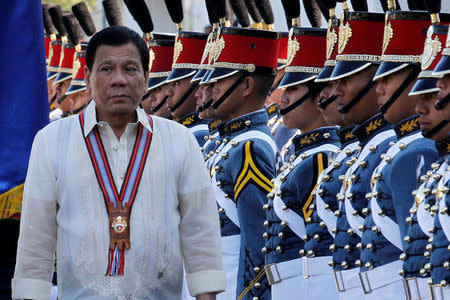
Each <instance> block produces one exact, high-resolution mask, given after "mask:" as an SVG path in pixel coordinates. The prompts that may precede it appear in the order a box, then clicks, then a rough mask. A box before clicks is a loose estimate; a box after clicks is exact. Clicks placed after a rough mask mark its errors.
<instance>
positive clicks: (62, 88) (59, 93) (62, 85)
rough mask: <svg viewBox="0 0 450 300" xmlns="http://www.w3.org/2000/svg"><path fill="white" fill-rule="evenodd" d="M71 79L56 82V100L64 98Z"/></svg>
mask: <svg viewBox="0 0 450 300" xmlns="http://www.w3.org/2000/svg"><path fill="white" fill-rule="evenodd" d="M70 81H71V79H67V80H64V81H62V82H58V83H57V84H56V85H54V87H55V94H56V99H60V98H61V97H64V95H65V94H66V92H67V90H68V89H69V86H70Z"/></svg>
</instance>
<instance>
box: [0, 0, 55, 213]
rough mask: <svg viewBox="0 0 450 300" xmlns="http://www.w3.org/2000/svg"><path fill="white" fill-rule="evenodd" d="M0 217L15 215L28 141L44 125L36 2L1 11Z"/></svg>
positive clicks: (18, 0)
mask: <svg viewBox="0 0 450 300" xmlns="http://www.w3.org/2000/svg"><path fill="white" fill-rule="evenodd" d="M0 24H1V28H3V29H2V30H1V31H0V44H1V47H0V60H1V61H2V63H1V64H0V66H2V70H1V72H0V219H3V218H7V217H10V216H13V215H17V214H18V213H19V212H20V208H21V205H22V192H23V183H24V181H25V176H26V172H27V167H28V159H29V156H30V151H31V144H32V142H33V138H34V136H35V134H36V132H37V131H38V130H40V129H41V128H42V127H44V126H45V125H46V124H47V123H48V122H49V120H48V116H49V105H48V98H47V79H46V76H45V75H46V70H45V68H46V67H45V50H44V28H43V20H42V6H41V2H40V1H33V0H14V1H3V2H2V9H1V10H0Z"/></svg>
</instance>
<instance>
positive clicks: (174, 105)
mask: <svg viewBox="0 0 450 300" xmlns="http://www.w3.org/2000/svg"><path fill="white" fill-rule="evenodd" d="M166 6H167V10H168V11H169V15H170V17H171V19H172V21H173V22H174V23H175V24H176V25H177V33H176V36H175V44H174V50H173V63H172V71H171V72H170V74H169V76H168V77H167V79H166V80H165V83H166V84H168V85H169V87H168V89H167V91H166V95H167V96H168V98H167V105H168V107H169V111H170V112H171V114H172V117H173V118H174V119H175V120H177V122H179V123H180V124H182V125H184V126H186V127H188V128H189V129H190V130H191V132H192V133H193V134H194V136H195V137H196V139H197V141H198V143H199V145H200V147H202V146H203V144H204V143H205V139H204V137H205V136H206V135H208V126H207V123H206V121H204V120H202V119H200V118H199V116H198V113H197V112H196V102H197V101H196V98H195V93H196V91H197V90H198V82H191V80H192V78H193V77H194V75H195V73H196V72H197V70H198V69H199V68H200V64H201V59H202V54H203V49H204V47H205V45H206V40H207V37H208V36H207V35H206V34H204V33H199V32H190V31H183V26H182V21H183V7H182V3H181V0H172V1H166Z"/></svg>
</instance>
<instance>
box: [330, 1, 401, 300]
mask: <svg viewBox="0 0 450 300" xmlns="http://www.w3.org/2000/svg"><path fill="white" fill-rule="evenodd" d="M344 3H345V2H344ZM343 8H344V13H343V15H342V16H341V22H340V25H339V39H338V53H337V55H336V62H337V63H336V66H335V67H334V69H333V72H332V74H331V80H337V85H336V88H335V92H334V93H335V95H336V96H337V99H336V102H337V104H338V107H339V108H338V109H339V112H340V113H341V114H342V117H343V119H344V120H345V121H347V122H350V123H352V124H356V125H357V126H356V127H355V129H354V130H353V131H352V133H353V134H354V135H355V136H356V138H357V139H358V142H359V145H358V147H357V148H356V152H355V154H354V155H352V157H351V158H350V159H348V160H347V161H346V162H345V165H346V167H348V170H347V171H346V172H345V176H342V175H341V176H339V177H338V179H339V180H340V181H341V182H342V187H341V189H340V191H339V193H338V194H337V195H336V199H337V200H338V201H339V204H338V209H337V210H335V211H334V215H335V216H336V217H337V220H336V225H335V227H334V228H333V227H332V228H331V231H332V233H334V234H335V237H334V242H333V244H332V245H330V250H331V251H332V252H333V255H332V256H333V258H332V260H331V261H330V263H329V264H330V266H332V267H333V275H334V277H335V283H336V288H337V290H338V291H339V298H340V299H361V298H362V297H363V295H364V293H363V290H362V288H361V283H360V280H359V276H358V274H359V268H358V267H360V260H359V258H360V248H361V247H360V241H361V240H360V235H361V232H360V231H359V230H358V227H360V226H361V225H362V224H363V221H364V219H363V215H362V212H363V211H364V212H366V210H367V204H368V202H367V199H366V197H365V195H366V193H368V192H369V191H370V176H371V175H372V171H373V170H374V168H375V167H376V166H377V165H378V163H379V162H380V155H381V154H382V153H383V152H385V151H386V150H387V149H388V147H389V142H390V141H391V140H392V139H394V135H395V133H394V131H393V130H390V128H391V126H390V124H388V122H387V121H386V120H385V119H384V118H383V116H382V115H380V114H376V113H377V112H378V104H377V98H378V97H377V95H376V91H375V87H374V86H375V82H374V81H373V80H372V79H373V76H374V74H375V72H376V69H377V65H378V64H379V58H380V56H381V47H380V45H381V43H382V40H383V24H384V15H383V14H377V13H368V12H348V10H347V8H346V6H343ZM367 36H370V37H371V38H370V39H367V38H366V37H367ZM333 165H334V168H335V169H337V171H335V172H339V169H340V168H341V167H343V166H342V164H341V163H338V162H336V164H333Z"/></svg>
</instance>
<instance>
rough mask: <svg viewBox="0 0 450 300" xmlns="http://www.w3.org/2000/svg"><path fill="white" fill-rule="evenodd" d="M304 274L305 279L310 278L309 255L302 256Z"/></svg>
mask: <svg viewBox="0 0 450 300" xmlns="http://www.w3.org/2000/svg"><path fill="white" fill-rule="evenodd" d="M302 274H303V278H304V279H308V278H309V268H308V257H306V256H303V257H302Z"/></svg>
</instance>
